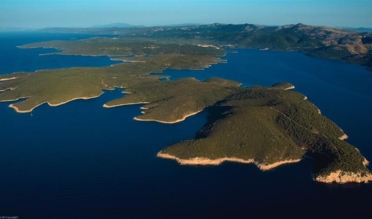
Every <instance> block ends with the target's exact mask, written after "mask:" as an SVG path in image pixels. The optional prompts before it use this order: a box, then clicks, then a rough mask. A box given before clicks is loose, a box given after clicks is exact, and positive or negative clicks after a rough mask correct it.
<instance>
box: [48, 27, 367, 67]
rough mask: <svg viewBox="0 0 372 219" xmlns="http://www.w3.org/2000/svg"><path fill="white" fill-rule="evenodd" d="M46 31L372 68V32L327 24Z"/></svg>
mask: <svg viewBox="0 0 372 219" xmlns="http://www.w3.org/2000/svg"><path fill="white" fill-rule="evenodd" d="M42 31H46V32H69V33H71V32H73V33H91V34H117V35H120V37H121V38H126V39H131V40H132V39H133V38H134V39H147V40H157V41H159V40H160V41H162V40H163V41H172V42H175V43H188V44H212V45H215V46H218V47H234V48H253V49H270V50H280V51H300V52H304V53H305V54H307V55H311V56H315V57H320V58H329V59H341V60H343V61H346V62H349V63H354V64H360V65H365V66H367V67H369V68H372V56H371V51H372V33H368V32H357V31H353V30H346V29H338V28H333V27H324V26H310V25H304V24H301V23H299V24H291V25H283V26H263V25H254V24H220V23H214V24H208V25H186V26H158V27H126V28H119V27H108V28H46V29H43V30H42Z"/></svg>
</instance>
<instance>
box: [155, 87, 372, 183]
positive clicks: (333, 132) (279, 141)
mask: <svg viewBox="0 0 372 219" xmlns="http://www.w3.org/2000/svg"><path fill="white" fill-rule="evenodd" d="M208 112H209V116H208V122H207V123H206V124H205V125H204V127H203V128H202V129H201V130H200V131H199V132H198V133H197V134H196V135H195V139H193V140H188V141H183V142H180V143H177V144H174V145H171V146H169V147H167V148H165V149H164V150H162V151H160V152H159V153H158V155H157V156H158V157H161V158H166V159H173V160H176V161H177V162H179V163H180V164H183V165H218V164H221V163H222V162H224V161H231V162H241V163H254V164H256V165H257V166H258V168H260V169H261V170H269V169H272V168H275V167H277V166H279V165H282V164H286V163H294V162H299V161H300V160H301V159H303V157H304V156H308V157H310V158H312V159H313V160H314V162H315V166H314V168H313V178H314V180H316V181H319V182H325V183H332V182H336V183H347V182H365V183H366V182H369V181H371V180H372V174H371V172H370V171H369V170H368V169H367V168H366V165H367V164H368V161H367V160H366V159H365V158H364V157H363V156H362V155H361V154H360V152H359V151H358V150H357V149H356V148H355V147H353V146H352V145H350V144H348V143H347V142H344V141H342V140H341V139H340V137H342V136H344V133H343V132H342V130H341V129H340V128H339V127H338V126H337V125H336V124H334V123H333V122H332V121H330V120H329V119H327V118H326V117H324V116H323V115H321V114H319V113H318V109H317V107H315V106H314V105H313V104H312V103H311V102H309V101H308V100H305V99H304V96H303V95H302V94H300V93H297V92H292V91H288V90H286V89H285V88H283V89H278V88H277V85H275V86H274V87H273V88H264V87H252V88H244V89H243V88H242V89H241V90H239V91H237V92H235V93H234V94H231V95H229V96H228V97H226V98H225V99H223V100H221V101H219V102H218V103H216V104H214V105H213V106H211V107H209V108H208Z"/></svg>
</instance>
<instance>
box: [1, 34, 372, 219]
mask: <svg viewBox="0 0 372 219" xmlns="http://www.w3.org/2000/svg"><path fill="white" fill-rule="evenodd" d="M29 35H30V34H29V33H17V34H14V33H13V34H8V35H6V34H0V38H1V39H2V40H1V44H0V58H1V59H2V61H1V64H0V72H1V73H10V72H15V71H35V70H37V69H43V68H61V67H72V66H75V65H77V64H76V62H77V63H80V62H83V63H86V64H84V65H81V66H97V65H94V63H99V64H100V65H99V66H107V65H111V64H113V63H112V61H110V59H109V58H108V57H81V56H58V55H55V57H54V56H39V55H38V54H39V53H45V52H50V51H49V50H43V49H29V50H21V49H17V48H16V47H15V46H18V45H21V44H24V43H28V42H35V41H42V40H51V39H71V38H79V37H80V38H86V37H89V35H85V36H81V35H71V34H70V35H61V34H36V33H34V34H31V35H32V36H33V37H30V36H29ZM10 45H12V46H10ZM28 57H33V59H34V61H33V62H32V63H27V62H25V59H27V58H28ZM51 57H52V58H53V59H55V61H56V62H50V60H49V59H50V58H51ZM76 57H78V59H79V60H78V61H76V62H74V61H73V59H75V58H76ZM224 58H225V59H227V60H228V63H227V64H218V65H213V66H212V67H211V68H209V69H206V70H204V71H173V70H167V71H165V72H164V73H165V74H166V75H170V76H171V79H172V80H175V79H177V78H182V77H196V78H198V79H201V80H204V79H206V78H208V77H223V78H228V79H233V80H237V81H240V82H242V83H243V86H250V85H265V86H269V85H271V84H273V83H276V82H279V81H289V82H291V83H293V84H294V85H295V86H296V90H297V91H299V92H302V93H303V94H305V95H306V96H308V97H309V100H310V101H312V102H314V103H315V104H316V105H317V106H318V107H319V108H320V109H321V110H322V113H323V114H325V115H326V116H328V117H329V118H331V119H332V120H333V121H335V122H336V123H337V124H338V125H339V126H340V127H342V129H343V130H344V131H345V132H346V133H347V134H348V135H349V137H350V139H348V141H349V142H350V143H352V144H354V145H355V146H357V147H358V148H359V149H360V150H361V152H362V153H363V155H364V156H365V157H366V158H367V159H368V160H372V148H371V146H370V142H371V141H372V137H371V135H370V133H371V131H372V128H371V127H372V118H371V115H370V112H372V89H370V84H372V72H369V71H367V70H365V69H364V68H363V67H360V66H355V65H349V64H345V63H342V62H339V61H334V60H322V59H316V58H311V57H307V56H304V55H302V54H299V53H290V52H271V51H257V50H239V51H238V53H230V54H228V55H227V56H226V57H224ZM4 60H6V61H4ZM14 60H17V61H14ZM53 63H59V64H56V65H54V64H53ZM122 95H123V94H122V93H121V90H119V89H117V90H114V91H106V92H105V93H104V95H102V96H101V97H99V98H96V99H91V100H85V101H84V100H77V101H73V102H71V103H68V104H65V105H62V106H59V107H49V106H48V105H42V106H41V107H38V108H36V109H35V110H34V111H33V113H32V115H31V114H29V113H28V114H17V113H15V112H14V111H13V110H12V109H11V108H9V107H7V106H8V105H9V103H0V121H1V123H0V179H1V180H0V216H3V215H4V216H5V215H7V216H11V215H13V216H19V218H67V217H70V218H191V217H192V218H208V217H210V218H248V217H249V218H257V217H261V216H265V217H269V216H270V217H284V216H287V217H288V216H290V217H296V218H299V217H317V218H319V217H321V216H325V217H327V216H328V217H332V218H335V217H339V218H344V217H347V216H350V217H351V216H354V217H355V216H360V217H362V216H363V217H368V216H370V215H369V212H368V209H369V208H368V207H369V205H370V204H369V200H370V197H371V195H372V185H364V184H362V185H358V184H347V185H325V184H320V183H316V182H313V181H312V180H311V168H312V161H311V160H309V159H304V160H303V161H301V162H300V163H298V164H293V165H285V166H281V167H279V168H277V169H275V170H272V171H268V172H261V171H259V170H258V169H257V168H256V167H255V166H254V165H245V164H238V163H224V164H223V165H220V166H217V167H194V166H180V165H178V164H177V163H176V162H174V161H171V160H164V159H159V158H156V153H157V152H158V151H159V150H161V149H162V148H164V147H166V146H167V145H169V144H172V143H175V142H179V141H182V140H186V139H190V138H192V137H193V136H194V134H195V132H196V131H197V130H198V129H200V128H201V127H202V126H203V124H204V123H205V121H206V115H207V113H205V112H202V113H199V114H197V115H196V116H193V117H190V118H188V119H186V121H184V122H182V123H178V124H174V125H167V124H160V123H155V122H137V121H134V120H133V119H132V118H133V117H134V116H136V115H139V114H140V109H139V107H140V106H126V107H118V108H111V109H105V108H103V107H102V105H103V104H104V103H105V102H107V101H109V100H111V99H114V98H118V97H121V96H122Z"/></svg>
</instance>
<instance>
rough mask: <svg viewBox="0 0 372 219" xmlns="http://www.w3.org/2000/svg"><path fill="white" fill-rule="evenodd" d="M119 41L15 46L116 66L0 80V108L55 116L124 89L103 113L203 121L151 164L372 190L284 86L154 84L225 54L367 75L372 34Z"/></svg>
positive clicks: (311, 30) (237, 28) (335, 133)
mask: <svg viewBox="0 0 372 219" xmlns="http://www.w3.org/2000/svg"><path fill="white" fill-rule="evenodd" d="M102 31H103V30H102ZM119 32H120V31H119ZM121 34H122V35H121V36H119V37H115V38H102V37H97V38H90V39H84V40H70V41H49V42H38V43H32V44H27V45H22V46H20V48H25V49H27V48H35V47H44V48H56V49H58V50H59V51H56V53H59V54H66V55H68V54H73V55H77V54H78V55H107V56H110V57H111V58H112V59H115V60H119V61H122V63H120V64H116V65H113V66H109V67H100V68H68V69H55V70H39V71H37V72H15V73H12V74H7V75H2V76H1V77H0V102H10V105H9V107H11V108H13V109H14V110H15V111H16V112H18V113H29V112H32V111H33V110H34V109H35V108H36V107H38V106H40V105H42V104H49V105H50V106H59V105H61V104H65V103H68V102H70V101H73V100H77V99H90V98H96V97H99V96H100V95H102V93H103V92H104V90H113V89H115V88H123V93H125V96H124V97H122V98H118V99H114V100H110V101H108V102H107V103H105V104H104V105H103V107H105V108H112V107H124V106H126V105H133V104H138V105H139V106H138V107H141V109H142V113H141V115H138V116H136V117H134V118H133V119H135V120H138V121H145V122H160V123H166V124H173V123H177V122H182V121H183V120H185V119H186V118H187V117H189V116H192V115H195V114H197V113H199V112H201V111H203V110H206V111H208V113H209V116H208V121H207V123H206V124H205V125H204V127H203V128H202V129H201V130H200V131H198V132H197V134H196V135H195V138H194V139H191V140H188V141H183V142H180V143H176V144H173V145H170V146H168V147H166V146H165V148H164V149H163V150H162V151H160V152H159V153H158V154H157V156H158V157H161V158H167V159H173V160H176V161H177V162H179V163H180V164H188V165H218V164H221V163H222V162H224V161H232V162H241V163H254V164H256V165H257V166H258V168H260V169H261V170H269V169H272V168H275V167H277V166H279V165H282V164H286V163H295V162H299V161H300V160H302V159H304V157H309V158H311V159H313V160H314V163H315V165H314V168H313V170H312V172H313V179H314V180H315V181H318V182H324V183H332V182H336V183H347V182H358V183H367V182H369V181H371V180H372V174H371V172H370V170H369V169H368V168H367V167H366V166H367V165H368V161H367V160H366V159H365V158H364V157H363V155H362V154H361V153H360V152H359V151H358V149H357V148H356V147H354V146H352V145H350V144H349V143H347V142H346V141H344V140H345V139H346V138H347V135H346V134H345V133H343V131H342V130H341V129H340V128H339V127H338V126H337V125H336V124H334V123H333V122H332V121H330V120H329V119H327V118H326V117H324V116H323V115H322V114H321V111H320V110H319V109H318V108H317V107H316V106H315V105H314V104H312V103H311V102H310V101H309V100H308V99H307V97H306V96H304V95H303V94H300V93H298V92H295V91H293V89H295V86H294V85H293V84H291V83H288V82H279V83H277V84H274V85H273V86H271V87H261V86H252V87H248V88H244V87H241V83H240V82H237V81H231V80H226V79H222V78H209V79H207V80H204V81H199V80H197V79H195V78H183V79H179V80H175V81H170V80H161V79H165V78H167V77H168V76H166V75H163V74H162V72H163V71H164V70H166V69H190V70H200V69H205V68H209V67H210V66H211V65H213V64H217V63H224V62H226V60H224V59H223V56H224V55H225V54H226V53H227V52H233V51H232V50H230V49H228V50H225V49H223V48H226V47H228V48H231V47H233V48H236V47H238V48H246V47H250V48H257V49H262V48H265V50H266V48H268V49H270V50H273V49H274V50H299V51H301V52H304V53H305V54H308V55H314V56H317V57H325V58H337V59H341V60H344V61H348V62H351V63H357V64H361V65H365V66H372V65H370V64H371V60H372V59H371V56H370V54H371V49H372V40H370V39H372V35H371V34H368V33H356V32H353V31H346V30H338V29H332V28H326V27H311V26H306V25H302V24H298V25H289V26H281V27H262V26H256V25H248V24H245V25H222V24H212V25H201V26H192V27H182V28H181V27H167V28H155V27H153V28H143V27H141V28H140V27H138V28H131V29H125V30H122V32H121ZM134 36H136V37H134ZM335 51H337V52H335ZM154 73H157V74H154Z"/></svg>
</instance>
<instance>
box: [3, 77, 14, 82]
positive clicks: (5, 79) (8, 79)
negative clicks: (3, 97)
mask: <svg viewBox="0 0 372 219" xmlns="http://www.w3.org/2000/svg"><path fill="white" fill-rule="evenodd" d="M17 78H18V77H11V78H0V82H3V81H10V80H15V79H17Z"/></svg>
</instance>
